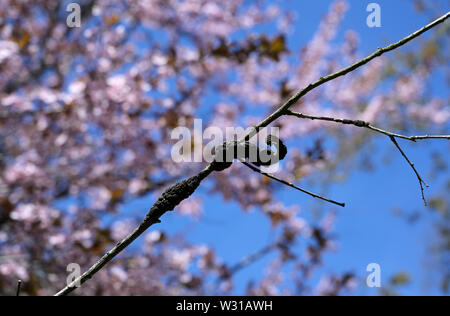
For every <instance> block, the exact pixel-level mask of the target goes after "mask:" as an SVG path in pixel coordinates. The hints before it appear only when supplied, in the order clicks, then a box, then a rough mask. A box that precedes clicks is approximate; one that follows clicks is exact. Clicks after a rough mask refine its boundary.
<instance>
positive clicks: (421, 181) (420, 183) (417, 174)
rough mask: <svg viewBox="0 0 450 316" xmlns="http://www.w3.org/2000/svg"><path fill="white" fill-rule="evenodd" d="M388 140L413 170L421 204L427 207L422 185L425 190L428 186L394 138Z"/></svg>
mask: <svg viewBox="0 0 450 316" xmlns="http://www.w3.org/2000/svg"><path fill="white" fill-rule="evenodd" d="M389 138H390V139H391V141H392V142H393V143H394V145H395V147H397V149H398V150H399V151H400V153H401V154H402V156H403V157H404V158H405V159H406V161H407V162H408V164H409V165H410V166H411V168H412V170H414V173H415V174H416V176H417V179H418V180H419V185H420V191H421V193H422V200H423V203H425V205H427V200H426V199H425V195H424V194H423V185H422V184H424V185H425V186H426V187H427V188H428V184H427V183H426V182H425V181H424V180H423V179H422V177H421V176H420V174H419V173H418V172H417V170H416V167H414V164H413V163H412V162H411V161H410V160H409V159H408V157H407V156H406V154H405V153H404V152H403V150H402V149H401V148H400V146H399V144H398V143H397V141H396V140H395V137H394V136H389Z"/></svg>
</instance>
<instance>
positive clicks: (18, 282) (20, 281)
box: [16, 280, 22, 296]
mask: <svg viewBox="0 0 450 316" xmlns="http://www.w3.org/2000/svg"><path fill="white" fill-rule="evenodd" d="M21 286H22V280H17V291H16V296H19V295H20V287H21Z"/></svg>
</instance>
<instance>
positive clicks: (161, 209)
mask: <svg viewBox="0 0 450 316" xmlns="http://www.w3.org/2000/svg"><path fill="white" fill-rule="evenodd" d="M213 170H214V169H212V168H211V165H209V166H208V167H207V168H205V169H203V170H202V171H200V172H199V173H198V174H197V175H195V176H193V177H190V178H188V179H186V180H183V181H180V182H178V183H176V184H174V185H173V186H171V187H170V188H168V189H167V190H166V191H164V193H163V194H162V195H161V196H160V197H159V198H158V200H157V201H156V202H155V204H153V206H152V207H151V209H150V210H149V211H148V213H147V215H146V216H145V218H144V220H143V221H142V222H141V223H140V224H139V226H138V227H137V228H136V229H135V230H134V231H133V232H132V233H131V234H129V235H128V236H127V237H125V238H124V239H123V240H121V241H120V242H118V243H117V244H116V245H115V246H114V247H113V248H112V249H111V250H110V251H108V252H107V253H105V254H104V255H103V257H101V258H100V260H98V261H97V262H96V263H95V264H93V265H92V266H91V267H90V268H89V270H87V271H86V272H84V273H83V274H82V275H81V276H79V277H78V278H76V279H75V280H74V281H72V282H71V283H70V284H68V285H67V286H66V287H65V288H64V289H62V290H61V291H59V292H58V293H56V294H55V296H63V295H67V294H69V293H70V292H72V291H73V290H75V289H76V288H77V287H79V286H81V284H83V283H84V282H86V281H87V280H89V279H90V278H92V276H93V275H94V274H95V273H97V272H98V271H99V270H100V269H101V268H103V267H104V266H105V265H106V264H107V263H108V262H110V261H111V260H112V259H113V258H114V257H115V256H117V255H118V254H119V253H120V252H121V251H122V250H124V249H125V248H126V247H127V246H128V245H129V244H131V243H132V242H133V241H134V240H135V239H136V238H138V237H139V236H140V235H142V233H144V232H145V231H146V230H147V228H149V227H150V226H152V225H153V224H155V223H160V222H161V221H160V220H159V218H160V217H161V216H162V215H163V214H164V213H166V212H167V211H171V210H173V209H174V208H175V206H177V205H178V204H179V203H180V202H181V201H183V200H184V199H187V198H188V197H189V196H190V195H191V194H192V193H194V191H195V190H196V189H197V187H198V186H199V185H200V182H201V181H202V180H203V179H205V178H206V177H207V176H208V175H209V174H210V173H211V172H212V171H213Z"/></svg>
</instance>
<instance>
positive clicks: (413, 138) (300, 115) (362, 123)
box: [286, 110, 450, 142]
mask: <svg viewBox="0 0 450 316" xmlns="http://www.w3.org/2000/svg"><path fill="white" fill-rule="evenodd" d="M286 114H287V115H291V116H296V117H298V118H304V119H310V120H320V121H330V122H335V123H341V124H350V125H354V126H357V127H364V128H368V129H370V130H372V131H375V132H378V133H381V134H384V135H386V136H389V137H397V138H403V139H407V140H410V141H413V142H415V141H416V140H420V139H448V140H450V135H419V136H405V135H401V134H396V133H392V132H389V131H386V130H384V129H381V128H379V127H375V126H373V125H372V124H370V123H369V122H366V121H361V120H349V119H341V118H334V117H327V116H313V115H306V114H303V113H298V112H293V111H291V110H287V111H286Z"/></svg>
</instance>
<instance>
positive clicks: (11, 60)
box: [0, 0, 450, 295]
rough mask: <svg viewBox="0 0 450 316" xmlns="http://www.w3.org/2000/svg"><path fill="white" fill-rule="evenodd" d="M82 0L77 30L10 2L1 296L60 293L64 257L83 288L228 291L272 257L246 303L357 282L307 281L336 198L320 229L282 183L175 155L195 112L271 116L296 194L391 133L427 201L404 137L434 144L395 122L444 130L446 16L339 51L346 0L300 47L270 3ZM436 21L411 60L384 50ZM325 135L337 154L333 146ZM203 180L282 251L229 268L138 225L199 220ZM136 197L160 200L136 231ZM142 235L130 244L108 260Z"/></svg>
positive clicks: (62, 18)
mask: <svg viewBox="0 0 450 316" xmlns="http://www.w3.org/2000/svg"><path fill="white" fill-rule="evenodd" d="M79 3H80V8H81V13H82V16H81V21H80V22H81V23H80V24H81V26H80V27H69V26H67V25H66V16H67V12H66V5H67V3H65V1H58V0H38V1H25V0H24V1H13V0H2V1H0V4H1V5H0V39H1V40H0V74H1V75H0V249H1V250H0V256H1V257H0V293H1V294H11V293H13V292H14V289H15V285H16V283H17V279H21V280H22V281H23V283H22V286H21V293H22V294H28V295H50V294H54V293H56V292H58V291H59V290H61V289H62V288H64V287H65V286H66V279H67V276H68V272H67V270H66V268H67V265H68V264H69V263H77V264H79V265H80V266H81V267H82V268H83V269H84V268H89V267H90V266H91V265H92V264H94V266H92V267H93V268H94V269H92V268H91V270H90V273H89V274H88V275H85V277H84V278H82V280H81V281H82V282H81V283H84V282H85V281H87V279H88V278H90V277H93V278H92V280H90V281H89V282H86V283H85V284H83V285H82V287H81V288H80V289H79V290H77V291H75V292H74V293H76V294H79V295H127V294H140V295H177V294H229V293H232V291H233V276H234V273H235V272H236V271H238V270H240V269H243V268H245V266H247V265H248V264H251V262H253V261H254V260H257V259H258V258H259V257H260V256H262V255H264V254H265V253H267V252H271V251H276V252H278V253H279V256H277V259H276V260H274V261H273V262H272V263H271V265H270V269H269V271H270V273H269V274H268V275H267V276H266V277H264V278H263V279H262V280H260V282H258V283H256V284H249V286H248V290H247V291H248V294H256V295H273V294H284V293H286V294H289V293H291V294H310V293H320V294H328V295H331V294H339V293H340V291H341V290H342V289H345V288H348V287H350V286H351V285H352V284H353V282H352V281H353V276H352V275H351V274H344V275H333V276H330V277H328V278H326V279H323V280H322V281H321V282H320V284H319V287H318V288H317V289H315V287H311V286H310V284H309V283H308V282H307V280H308V279H309V277H310V276H311V275H312V274H313V272H314V270H315V268H316V267H317V266H319V265H320V264H321V260H322V253H323V252H324V251H327V250H329V249H332V248H333V247H334V242H333V240H332V238H331V234H330V232H331V230H332V222H333V218H334V212H333V208H334V207H335V206H331V207H330V212H329V214H328V215H327V216H325V217H324V218H323V220H322V222H321V225H310V224H309V223H308V221H306V220H305V219H304V218H302V217H301V216H300V214H299V211H300V209H299V206H287V205H285V204H284V203H283V201H281V200H280V199H279V198H278V197H277V194H276V191H274V190H275V189H276V188H280V186H282V185H281V184H279V183H277V182H276V181H269V178H267V177H264V172H262V173H263V175H261V171H260V170H259V169H256V170H251V169H249V168H247V167H249V166H250V167H252V166H251V165H248V164H241V163H234V164H232V165H231V166H230V167H229V168H227V169H225V170H223V171H220V172H219V171H214V172H213V169H214V168H212V167H211V165H210V166H209V167H207V164H205V163H177V162H174V161H173V160H172V159H171V155H170V153H171V148H172V146H173V144H174V140H173V139H172V138H171V131H172V130H173V129H174V128H176V127H177V126H188V127H190V126H192V124H193V121H194V119H195V118H198V117H201V118H202V119H203V122H204V125H208V126H216V127H219V128H222V129H225V128H226V127H228V126H244V127H246V126H259V127H262V126H266V125H268V124H269V123H272V122H273V123H274V124H276V126H277V127H279V128H280V136H281V138H282V139H283V141H284V143H285V144H286V145H287V147H288V150H289V154H288V155H287V156H286V158H285V159H284V160H283V162H282V164H283V168H282V170H281V171H279V172H278V173H277V174H276V177H277V178H280V179H283V180H282V181H284V182H287V183H290V184H291V185H293V183H295V182H297V181H298V180H299V179H303V178H305V177H307V176H308V175H314V174H317V173H320V172H323V171H324V170H325V169H327V168H332V166H336V165H337V164H339V163H342V161H344V160H345V159H348V157H351V156H353V155H355V154H356V153H358V152H360V151H363V150H364V149H365V148H364V144H365V143H366V142H367V139H369V137H373V136H376V135H380V134H384V136H387V138H386V139H387V142H388V143H390V144H393V145H395V146H394V147H395V148H396V149H397V151H399V152H400V153H399V154H401V155H402V156H403V157H404V158H405V159H406V162H405V164H406V163H409V165H410V167H412V169H413V170H412V172H413V173H414V174H415V175H416V176H417V179H418V181H419V184H420V188H422V196H423V187H424V186H426V184H425V182H424V181H423V179H422V177H421V176H420V170H417V169H416V168H415V166H414V164H413V161H412V160H411V159H409V157H408V156H407V154H406V152H407V150H405V151H404V150H403V148H401V147H400V145H399V143H398V142H397V140H399V139H401V138H407V139H409V140H411V141H416V140H418V141H422V140H421V138H432V137H433V136H428V135H427V136H423V137H421V136H419V137H412V138H411V137H409V136H403V135H402V134H397V133H394V132H391V129H395V130H396V131H406V130H408V129H414V130H417V129H426V130H427V131H433V132H436V134H442V133H441V132H442V131H443V130H444V129H445V128H446V126H448V122H449V120H450V110H449V109H448V106H446V102H448V100H445V99H442V98H440V97H438V96H434V95H430V94H429V93H427V91H426V85H427V82H428V81H429V80H431V77H432V76H433V71H434V69H435V68H437V67H439V66H440V64H441V63H442V58H443V56H442V51H443V49H442V47H443V46H444V45H445V43H444V42H443V38H442V37H441V36H439V35H440V32H445V30H446V28H447V29H448V25H446V24H445V23H444V24H441V23H442V22H444V21H445V20H446V19H447V18H448V13H447V14H446V15H444V16H443V17H441V18H440V19H439V20H436V21H435V22H434V24H432V25H429V26H428V27H427V28H425V29H422V30H420V31H418V32H416V33H412V34H411V35H410V36H409V37H405V39H404V40H402V41H400V42H398V43H397V44H394V46H392V47H391V46H387V47H386V48H385V49H379V50H376V51H375V53H374V55H371V57H369V58H366V59H362V57H363V56H362V54H361V52H360V50H359V47H358V35H357V34H356V33H355V32H354V31H347V32H346V33H345V39H344V40H343V41H342V42H339V43H336V41H335V37H336V35H337V32H338V29H339V25H340V22H341V20H342V18H343V16H344V14H345V12H346V10H347V9H348V6H347V3H346V2H345V1H340V0H339V1H334V2H333V3H332V5H331V6H330V8H329V11H328V13H327V14H326V15H325V16H324V17H323V19H322V21H321V22H320V25H319V27H318V29H317V30H316V31H314V32H313V36H312V39H311V40H310V41H309V42H308V43H307V44H306V45H304V46H303V47H301V49H300V50H298V51H293V50H291V49H290V48H289V45H288V44H289V40H290V38H289V34H290V33H289V32H290V31H289V30H290V27H291V25H292V23H293V21H294V18H295V16H294V15H293V14H292V13H291V12H289V11H288V10H285V9H283V6H282V5H280V6H278V5H276V4H273V3H272V2H271V1H258V2H254V3H253V2H246V1H242V0H228V1H219V0H209V1H203V0H165V1H161V0H146V1H136V0H116V1H106V0H86V1H79ZM438 24H440V25H438ZM263 25H265V26H266V27H267V25H269V26H270V29H271V31H270V32H267V31H264V29H265V28H263V27H262V26H263ZM435 26H436V28H434V29H433V31H431V33H433V32H434V33H435V34H434V35H432V36H431V38H429V37H428V38H427V39H426V40H423V41H419V43H418V45H420V49H419V50H418V51H419V52H418V53H417V51H414V50H410V51H408V48H407V45H405V46H403V47H404V48H402V49H403V50H402V54H405V56H407V58H406V57H405V58H403V57H402V56H396V57H392V58H391V57H388V56H385V55H383V56H381V55H382V54H384V53H385V52H387V51H390V50H392V49H395V48H397V47H399V46H402V45H404V44H406V43H407V42H409V41H410V40H412V39H414V38H416V37H418V36H419V35H421V34H422V33H423V32H425V31H427V30H429V29H431V28H432V27H435ZM405 35H406V34H405ZM419 39H421V37H419ZM394 58H397V60H400V61H399V62H395V63H394V62H393V59H394ZM402 60H406V61H405V62H402ZM369 61H370V62H369ZM348 65H356V66H355V67H351V68H345V67H347V66H348ZM363 65H364V66H363ZM360 66H363V67H360ZM340 69H344V71H340ZM347 73H348V75H347V76H341V75H344V74H347ZM329 74H334V75H331V76H327V75H329ZM302 88H304V89H303V90H301V89H302ZM298 91H300V92H299V93H297V92H298ZM296 93H297V94H296ZM291 96H294V97H292V98H291V99H288V98H289V97H291ZM286 100H289V101H287V103H284V102H285V101H286ZM280 104H284V105H283V106H281V107H280ZM274 111H275V112H274ZM270 113H274V114H270ZM258 122H261V123H258ZM343 124H346V125H347V126H348V125H351V126H348V127H347V126H344V125H343ZM253 134H254V133H253ZM324 135H326V137H327V138H328V139H329V140H330V141H332V142H334V143H335V145H336V146H332V147H331V148H325V147H324V144H323V142H322V139H323V137H324ZM249 136H253V135H249ZM436 137H437V138H449V137H448V136H445V135H443V136H436ZM301 139H310V140H311V139H312V140H313V141H312V142H311V146H310V148H309V149H308V150H307V151H300V150H299V149H298V148H296V144H297V142H298V140H301ZM435 141H445V140H435ZM205 168H206V169H205ZM253 168H254V167H253ZM201 170H203V171H201ZM253 171H257V172H253ZM199 172H200V173H199ZM194 174H198V175H197V176H193V177H191V176H192V175H194ZM266 175H267V174H266ZM189 177H191V178H189ZM183 179H190V180H185V181H184V182H183V181H181V180H183ZM202 180H203V181H204V182H207V183H208V185H209V189H208V190H210V192H211V193H214V194H217V195H220V196H222V197H223V198H224V199H225V200H232V201H234V202H236V203H238V204H239V205H240V207H241V208H242V210H244V211H245V210H248V209H249V208H256V209H258V210H259V211H261V212H262V213H263V214H265V215H266V216H267V217H268V218H269V219H270V222H271V224H272V227H273V228H277V231H278V232H280V233H279V238H278V239H277V241H276V242H275V243H273V244H269V245H267V246H266V247H264V248H263V249H260V250H259V251H256V252H255V253H252V254H249V256H248V257H247V258H243V260H242V261H241V262H239V263H237V264H236V265H229V264H227V263H224V262H223V261H222V260H221V258H219V257H218V256H217V255H216V253H215V251H214V249H212V248H211V247H207V246H204V245H196V244H190V243H188V242H187V241H186V240H183V238H180V237H179V236H171V235H169V234H167V233H165V232H164V226H163V224H159V226H154V227H152V229H150V230H148V231H147V230H146V229H147V228H148V227H149V226H150V225H152V224H154V223H156V222H157V221H158V219H159V216H161V215H162V214H164V212H165V211H167V210H170V209H172V208H174V207H175V206H176V205H177V204H178V202H181V203H180V204H179V205H178V206H176V207H175V211H176V212H178V213H180V214H183V215H186V216H193V217H200V216H201V214H202V196H201V195H198V194H195V195H193V196H190V197H189V195H190V194H191V193H193V192H194V191H195V189H196V187H197V186H198V185H199V184H200V181H202ZM189 181H190V182H189ZM175 183H177V184H175ZM174 184H175V186H171V185H174ZM177 185H178V186H177ZM168 187H170V188H171V189H172V191H170V190H171V189H169V190H166V189H167V188H168ZM180 188H181V189H180ZM164 190H166V191H164ZM163 192H165V193H163ZM179 192H182V193H183V194H184V195H183V196H179V195H178V194H179ZM162 193H163V195H162V197H161V198H159V200H157V199H158V197H159V196H160V195H161V194H162ZM299 194H300V193H299ZM143 196H152V197H154V198H155V201H157V202H156V204H155V206H153V207H152V208H151V210H150V213H149V214H150V215H147V217H146V220H144V222H141V221H142V220H143V218H144V214H145V212H146V211H147V210H142V212H141V214H142V216H139V218H137V219H135V218H130V217H127V216H124V215H122V206H123V205H126V204H127V203H128V202H130V201H133V200H134V199H136V198H138V197H143ZM188 197H189V198H188ZM323 198H325V197H323ZM423 198H424V201H425V199H426V197H425V196H423ZM174 199H175V200H174ZM183 199H184V201H181V200H183ZM325 199H326V198H325ZM158 201H159V202H158ZM158 203H159V204H158ZM320 203H326V202H323V201H322V202H320ZM168 205H169V206H168ZM330 205H331V204H330ZM149 206H150V205H149ZM152 212H153V213H152ZM111 218H113V219H114V220H113V221H111V220H110V219H111ZM139 223H141V224H140V225H139V226H138V224H139ZM134 227H138V228H137V229H136V230H135V231H134V232H135V233H134V235H133V233H132V232H133V230H134V229H135V228H134ZM153 228H155V229H153ZM254 229H257V228H254ZM144 232H145V235H144V238H143V240H142V241H141V242H140V243H137V244H136V245H137V246H136V247H135V248H132V249H130V250H129V251H127V252H126V253H123V254H121V255H120V256H118V257H117V260H116V261H112V262H110V263H109V264H108V265H106V263H108V262H109V261H110V260H111V259H112V258H113V257H114V256H115V255H117V254H118V253H119V252H120V251H121V250H123V249H124V248H125V247H126V246H128V244H129V243H131V242H132V241H133V240H134V239H135V238H137V237H138V236H139V235H140V234H142V233H144ZM130 233H132V235H129V234H130ZM127 236H128V237H127ZM130 236H131V237H130ZM124 238H125V239H124ZM127 238H128V239H127ZM124 240H125V241H126V242H125V243H124V242H123V241H124ZM299 240H302V241H303V240H305V241H306V242H307V244H308V246H307V247H306V248H305V249H304V251H302V253H301V254H300V255H299V254H298V253H296V252H295V251H294V250H293V249H292V248H293V247H294V246H295V245H296V243H297V242H298V241H299ZM118 242H119V243H118ZM116 243H118V244H116ZM114 245H116V246H114ZM112 247H114V248H113V249H114V253H113V254H112V255H111V253H109V256H108V254H107V256H106V257H103V258H105V260H104V261H98V259H99V257H101V256H102V255H103V254H104V253H105V252H106V251H108V250H109V249H111V248H112ZM99 263H100V265H99ZM289 263H293V265H291V266H292V269H293V271H294V272H295V275H296V277H295V283H296V286H295V290H294V291H290V292H287V290H285V289H283V288H282V286H281V285H280V282H281V275H280V271H281V268H282V267H283V266H285V265H287V264H289ZM96 264H97V265H96ZM94 274H95V276H94ZM78 281H80V280H78ZM215 284H218V285H219V286H214V285H215ZM74 289H75V288H74V287H71V286H68V287H66V288H65V290H63V291H62V292H60V294H67V293H69V292H71V291H72V290H74Z"/></svg>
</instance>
